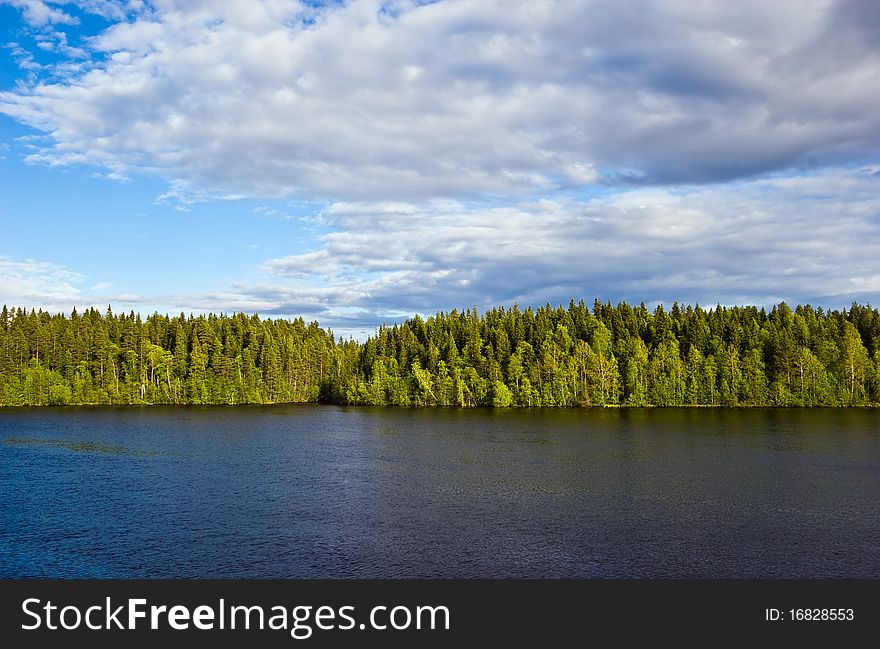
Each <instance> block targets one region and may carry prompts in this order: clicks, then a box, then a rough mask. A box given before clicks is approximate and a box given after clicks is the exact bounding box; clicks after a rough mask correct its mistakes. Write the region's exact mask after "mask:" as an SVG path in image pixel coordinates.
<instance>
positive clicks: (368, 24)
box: [0, 0, 880, 202]
mask: <svg viewBox="0 0 880 649" xmlns="http://www.w3.org/2000/svg"><path fill="white" fill-rule="evenodd" d="M15 4H18V5H21V6H24V7H25V14H24V15H25V18H26V19H27V20H28V21H29V22H31V23H32V24H37V25H39V24H42V23H50V22H52V21H53V17H54V19H55V20H57V21H58V22H62V23H63V22H65V20H66V18H64V17H65V16H67V14H62V15H60V16H59V15H57V14H59V12H62V9H61V8H59V7H50V6H48V5H45V4H43V3H39V2H31V1H28V2H24V0H16V3H15ZM105 4H106V3H103V4H101V3H97V4H96V3H92V5H94V6H93V7H92V10H93V11H99V12H103V13H104V14H105V15H106V16H110V13H109V10H108V9H107V8H106V7H105V6H104V5H105ZM110 6H113V5H110ZM40 7H43V9H40ZM137 7H138V5H137V4H132V5H131V6H129V7H127V8H126V11H125V12H121V13H120V15H124V14H125V13H128V14H129V15H132V16H133V18H132V20H131V21H125V20H121V21H119V22H115V23H113V24H112V25H111V26H110V27H108V28H107V29H106V30H104V31H102V32H100V33H99V34H97V35H96V36H94V37H93V38H91V39H89V40H88V41H87V46H88V48H89V49H90V52H91V54H92V59H93V60H91V61H90V62H88V63H80V64H78V65H74V66H72V67H70V66H68V67H66V68H64V74H63V75H62V76H61V77H60V78H58V77H53V78H51V79H49V80H46V79H45V78H44V79H43V81H41V82H35V83H34V84H32V85H31V86H29V87H27V88H23V89H21V90H19V91H14V92H6V93H2V94H0V111H3V112H5V113H7V114H9V115H11V116H13V117H15V118H16V119H18V120H21V121H23V122H25V123H28V124H30V125H33V126H35V127H37V128H39V129H42V130H45V131H47V132H49V133H50V134H51V141H50V143H49V144H48V145H46V146H44V147H42V148H41V149H39V150H38V151H36V152H34V153H32V154H31V156H30V160H31V161H33V162H44V163H47V164H53V165H55V164H60V165H66V164H74V163H86V164H92V165H97V166H100V167H105V168H106V169H107V170H109V171H110V172H111V173H115V174H124V173H126V172H131V171H146V172H151V173H156V174H159V175H161V176H163V177H165V178H166V179H168V181H169V182H170V183H171V191H170V193H169V195H170V196H177V197H179V198H181V199H182V200H194V199H204V198H210V197H224V196H225V197H228V196H230V195H232V196H249V197H261V198H271V197H289V196H296V197H305V198H310V199H314V198H322V199H331V200H382V201H385V200H404V201H410V202H412V201H420V200H428V199H434V200H436V199H442V198H453V199H456V200H461V199H463V198H466V197H471V198H472V197H475V196H481V195H485V194H492V195H519V196H529V195H535V194H537V193H546V192H548V191H553V190H558V189H565V188H572V187H583V186H589V185H592V184H595V183H597V182H603V183H616V182H621V181H623V182H630V183H651V184H656V183H660V184H664V183H680V182H686V183H702V182H715V181H723V180H728V179H732V178H742V177H749V176H751V175H754V174H758V173H765V172H770V171H774V170H779V169H784V168H790V167H792V166H804V167H811V166H816V165H825V164H832V163H836V162H839V161H851V160H853V159H856V160H859V159H865V158H868V157H870V156H872V155H873V154H874V152H875V151H876V150H877V149H878V146H880V135H878V133H880V113H878V111H877V110H876V107H877V105H880V73H878V70H880V66H878V62H880V48H878V47H877V40H878V37H877V24H878V20H877V15H876V14H877V12H876V10H874V9H872V3H870V2H852V1H849V2H839V3H834V4H826V3H821V2H814V3H808V4H806V5H805V4H804V3H803V2H801V1H800V0H791V1H779V2H773V3H767V2H764V1H763V0H762V1H760V2H759V1H754V2H745V3H736V4H735V5H734V4H731V3H727V2H717V3H698V4H694V3H685V2H677V1H666V2H653V3H648V4H646V3H643V2H636V1H623V2H619V1H615V2H610V1H599V0H589V1H584V2H568V1H565V2H563V1H561V0H560V1H558V2H554V1H547V2H540V3H531V2H513V3H511V2H507V1H503V0H480V1H470V0H448V1H444V2H438V3H433V4H428V5H418V4H414V3H409V2H379V1H378V0H355V1H353V2H350V3H346V4H344V5H341V6H340V5H331V6H329V7H325V8H323V9H315V8H313V7H311V6H309V5H306V4H304V3H300V2H297V1H295V0H271V1H268V0H267V1H264V2H253V1H251V0H247V1H241V2H223V3H217V2H193V1H191V0H186V1H183V0H157V1H155V2H153V3H150V4H149V5H146V6H145V7H144V8H141V9H140V10H138V8H137ZM67 18H69V16H67ZM68 63H69V62H68Z"/></svg>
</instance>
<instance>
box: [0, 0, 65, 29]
mask: <svg viewBox="0 0 880 649" xmlns="http://www.w3.org/2000/svg"><path fill="white" fill-rule="evenodd" d="M0 4H6V5H10V6H13V7H15V8H16V9H21V12H22V17H23V18H24V20H25V22H26V23H27V24H28V25H30V26H31V27H44V26H46V25H54V24H63V25H73V24H76V22H77V20H76V18H74V17H73V16H71V15H69V14H67V13H65V12H64V11H63V10H61V9H58V8H56V7H52V6H51V3H49V2H43V0H0Z"/></svg>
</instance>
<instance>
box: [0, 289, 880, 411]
mask: <svg viewBox="0 0 880 649" xmlns="http://www.w3.org/2000/svg"><path fill="white" fill-rule="evenodd" d="M310 401H325V402H331V403H338V404H356V405H396V406H464V407H473V406H494V407H517V406H519V407H537V406H561V407H566V406H581V407H586V406H683V405H694V406H696V405H700V406H862V405H872V404H877V403H878V402H880V314H878V311H877V309H874V308H872V307H870V306H860V305H857V304H853V305H852V307H851V308H850V309H849V310H843V311H836V310H827V311H826V310H823V309H821V308H819V309H814V308H812V307H810V306H799V307H797V308H796V309H794V310H792V309H791V308H790V307H789V306H788V305H786V304H785V303H782V304H780V305H778V306H776V307H774V308H773V309H772V310H770V311H769V312H768V311H767V310H766V309H759V308H756V307H749V306H746V307H732V308H725V307H721V306H718V307H716V308H713V309H708V310H706V309H702V308H700V307H699V306H695V307H691V306H687V307H682V306H680V305H678V304H675V305H673V306H672V308H671V309H670V310H664V309H663V307H657V308H656V309H655V310H654V311H653V312H652V311H650V310H649V309H647V308H646V307H645V306H644V305H640V306H637V307H632V306H630V305H628V304H626V303H621V304H618V305H617V306H612V305H611V304H610V303H604V304H603V303H601V302H599V301H598V300H597V301H596V302H595V303H594V304H593V307H592V309H591V308H589V307H587V306H586V305H585V304H584V302H583V301H581V302H579V303H575V302H574V301H572V302H571V303H570V304H569V306H568V307H567V308H564V307H561V306H560V307H556V308H554V307H552V306H550V305H547V306H544V307H540V308H538V309H536V310H532V309H531V308H527V309H525V310H520V309H519V308H518V307H516V306H514V307H513V308H508V309H505V308H495V309H492V310H491V311H488V312H486V313H484V314H482V315H480V314H479V313H478V312H477V310H476V309H475V308H474V309H467V310H465V311H457V310H453V311H452V312H450V313H437V314H436V315H435V316H433V317H430V318H428V319H427V320H424V319H422V318H420V317H418V316H416V317H413V318H411V319H410V320H407V321H406V322H404V323H402V324H398V325H394V326H391V327H388V326H383V327H381V328H380V329H379V330H378V331H377V333H376V334H375V335H374V336H372V337H370V338H369V339H367V340H366V341H365V342H363V343H359V342H356V341H354V340H350V339H349V340H342V339H339V340H337V339H336V337H335V336H334V335H333V333H332V332H331V331H329V330H325V329H322V328H321V327H320V326H319V325H318V323H311V324H306V323H305V322H304V321H303V320H302V319H301V318H300V319H296V320H292V321H291V320H284V319H276V320H272V319H261V318H259V317H258V316H256V315H253V316H247V315H244V314H235V315H207V316H198V317H193V316H189V317H186V316H184V315H183V314H181V315H180V316H178V317H173V318H172V317H168V316H164V315H158V314H154V315H151V316H149V317H147V318H145V319H142V318H141V316H139V315H137V314H135V313H129V314H127V315H125V314H114V313H112V312H111V310H110V309H109V308H108V310H107V312H106V314H101V313H100V312H99V311H97V310H95V309H89V310H86V311H85V312H83V313H77V312H76V310H74V311H73V312H72V313H71V314H70V315H69V316H68V315H65V314H51V313H48V312H44V311H34V310H31V311H26V310H23V309H8V308H7V307H5V306H4V307H3V309H2V312H0V406H24V405H31V406H42V405H84V404H246V403H251V404H260V403H296V402H310Z"/></svg>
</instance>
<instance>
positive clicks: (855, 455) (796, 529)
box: [0, 405, 880, 578]
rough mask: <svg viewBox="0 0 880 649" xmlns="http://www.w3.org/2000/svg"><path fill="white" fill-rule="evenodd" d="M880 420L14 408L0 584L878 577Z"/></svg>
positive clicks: (2, 486) (689, 413) (2, 501)
mask: <svg viewBox="0 0 880 649" xmlns="http://www.w3.org/2000/svg"><path fill="white" fill-rule="evenodd" d="M878 495H880V412H878V411H877V410H833V409H828V410H825V409H816V410H807V409H791V410H771V409H740V410H737V409H732V410H726V409H608V410H602V409H594V410H589V409H585V410H550V409H547V410H491V409H486V410H457V409H439V408H438V409H422V410H419V409H390V408H389V409H383V408H344V407H336V406H329V405H297V406H266V407H260V406H255V407H230V408H227V407H205V408H199V407H151V408H58V409H5V410H4V409H0V576H2V577H209V578H210V577H282V578H287V577H577V578H604V577H700V578H702V577H776V578H795V577H874V578H876V577H880V506H878Z"/></svg>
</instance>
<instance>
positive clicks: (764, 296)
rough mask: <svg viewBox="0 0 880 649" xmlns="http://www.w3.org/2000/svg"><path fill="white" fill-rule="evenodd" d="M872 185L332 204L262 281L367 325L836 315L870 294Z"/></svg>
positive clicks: (826, 182) (868, 174) (876, 207)
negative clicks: (411, 317)
mask: <svg viewBox="0 0 880 649" xmlns="http://www.w3.org/2000/svg"><path fill="white" fill-rule="evenodd" d="M878 184H880V178H878V177H877V175H876V170H875V169H873V168H865V169H859V170H849V171H829V172H825V173H822V174H813V175H808V176H798V177H789V178H785V177H778V178H771V179H763V180H754V181H749V182H746V183H741V184H737V185H734V186H713V187H703V188H699V187H697V188H695V187H691V188H689V189H687V190H682V189H677V190H669V189H664V188H641V189H634V190H630V191H623V192H617V193H613V194H610V195H607V196H604V197H601V198H596V199H593V200H589V201H586V202H577V201H572V200H569V201H551V200H541V201H537V202H533V203H522V204H518V205H514V206H505V207H498V208H485V207H479V208H473V207H469V206H467V205H464V204H456V203H435V204H420V205H413V204H388V203H378V204H377V203H336V204H333V205H332V206H331V207H330V208H329V209H328V210H326V212H325V214H324V218H325V220H326V221H327V222H328V223H329V224H330V225H331V226H332V228H333V231H332V232H330V233H329V234H326V235H324V236H323V237H322V240H321V243H322V245H321V247H320V248H318V249H316V250H313V251H311V252H308V253H305V254H299V255H293V256H288V257H283V258H278V259H273V260H270V261H268V262H266V264H265V269H266V270H267V271H269V272H270V273H272V274H274V275H275V276H277V277H278V278H279V279H285V280H289V281H291V282H293V283H298V284H300V286H301V288H300V289H299V291H298V294H300V295H303V294H308V289H307V288H304V287H303V285H304V283H305V282H306V281H307V280H309V279H310V278H311V279H312V281H313V282H314V284H315V285H320V286H322V287H324V288H323V289H322V290H324V291H331V292H334V293H335V294H336V297H335V299H338V300H344V301H341V302H340V303H344V304H345V305H347V306H349V307H358V308H360V309H363V310H365V311H368V312H370V314H371V315H372V316H373V317H374V318H375V319H381V316H382V314H383V313H388V312H391V311H393V310H400V309H402V310H403V311H405V312H420V313H427V314H430V313H431V312H433V310H435V309H437V308H445V309H449V308H453V307H458V308H461V307H466V306H469V305H472V304H475V305H477V306H479V307H489V306H493V305H497V304H513V303H515V302H518V303H519V304H521V305H525V304H540V303H543V302H545V301H550V302H563V303H565V302H567V301H568V299H569V298H571V297H583V298H585V299H588V300H589V299H592V298H593V297H609V298H613V299H627V300H630V301H633V302H639V301H642V300H645V301H662V302H666V303H667V304H669V303H671V302H673V301H674V300H679V301H683V302H691V303H692V302H694V301H699V302H702V303H703V304H707V303H708V304H709V305H714V304H715V303H716V302H721V303H723V304H744V303H745V304H764V305H772V304H774V303H777V302H779V301H781V300H783V299H784V300H789V301H793V302H813V303H814V304H837V305H838V306H841V305H846V304H847V302H848V301H849V300H851V299H861V300H876V299H877V296H878V295H880V292H878V289H880V280H878V275H877V272H876V260H877V259H878V258H880V199H878V198H877V189H878ZM343 294H344V295H343Z"/></svg>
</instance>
